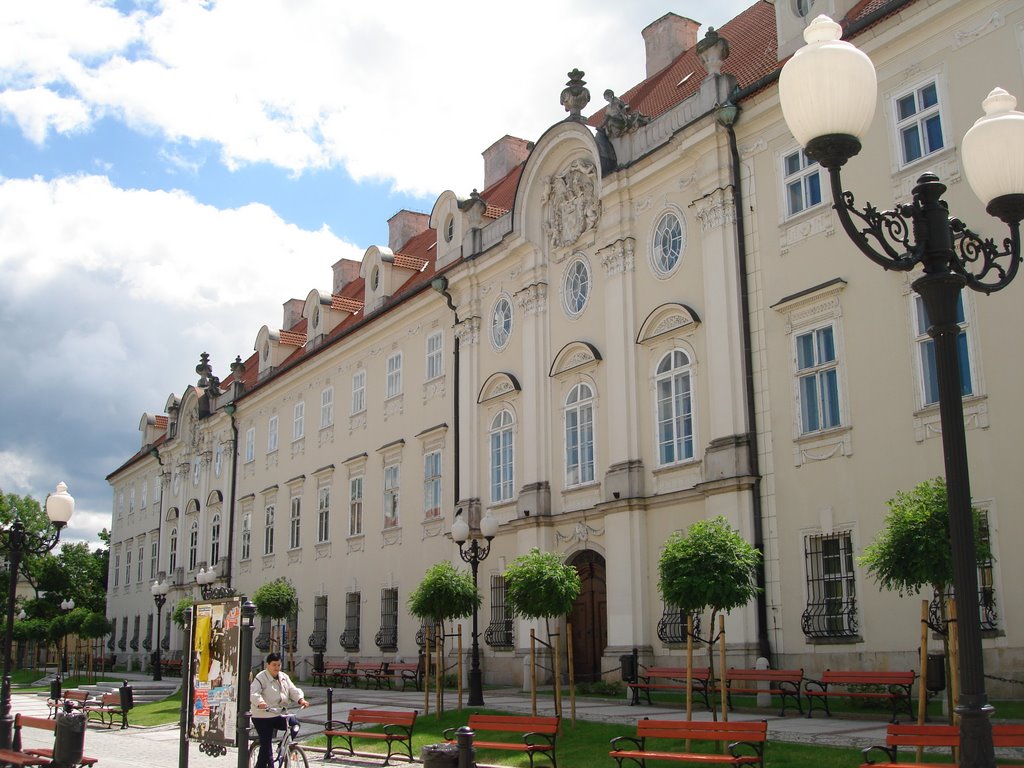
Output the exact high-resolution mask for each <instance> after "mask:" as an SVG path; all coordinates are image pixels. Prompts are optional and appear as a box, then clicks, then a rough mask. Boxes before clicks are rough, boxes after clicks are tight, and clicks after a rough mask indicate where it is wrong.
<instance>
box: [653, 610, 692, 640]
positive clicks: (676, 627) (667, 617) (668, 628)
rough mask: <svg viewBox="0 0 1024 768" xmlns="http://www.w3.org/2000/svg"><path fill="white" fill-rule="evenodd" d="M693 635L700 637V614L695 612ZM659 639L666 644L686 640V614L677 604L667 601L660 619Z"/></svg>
mask: <svg viewBox="0 0 1024 768" xmlns="http://www.w3.org/2000/svg"><path fill="white" fill-rule="evenodd" d="M693 637H694V639H697V638H699V637H700V614H699V613H694V614H693ZM658 639H659V640H661V642H663V643H666V644H673V643H685V642H686V614H685V613H684V612H683V611H681V610H680V609H679V608H678V607H677V606H674V605H671V604H669V603H665V604H664V607H663V609H662V612H661V619H660V620H659V621H658Z"/></svg>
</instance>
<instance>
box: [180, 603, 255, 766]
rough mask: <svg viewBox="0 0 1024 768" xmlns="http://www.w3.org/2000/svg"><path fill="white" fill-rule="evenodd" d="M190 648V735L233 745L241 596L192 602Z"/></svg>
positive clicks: (225, 744)
mask: <svg viewBox="0 0 1024 768" xmlns="http://www.w3.org/2000/svg"><path fill="white" fill-rule="evenodd" d="M194 616H195V620H194V621H193V635H192V650H193V659H194V667H193V669H192V686H191V687H192V701H191V702H190V703H191V707H190V709H189V712H190V717H189V729H188V735H189V738H190V739H193V740H197V741H203V742H207V743H214V744H219V745H221V746H224V747H233V746H235V725H236V723H237V717H238V675H239V668H238V650H239V635H240V632H239V621H240V619H241V617H242V600H241V598H239V597H231V598H227V599H225V600H212V601H209V602H202V603H196V606H195V609H194Z"/></svg>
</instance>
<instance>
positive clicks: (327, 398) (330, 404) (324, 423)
mask: <svg viewBox="0 0 1024 768" xmlns="http://www.w3.org/2000/svg"><path fill="white" fill-rule="evenodd" d="M333 423H334V387H327V388H326V389H324V390H323V391H322V392H321V393H320V429H323V428H324V427H329V426H331V424H333Z"/></svg>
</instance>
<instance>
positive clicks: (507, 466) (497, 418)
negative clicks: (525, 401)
mask: <svg viewBox="0 0 1024 768" xmlns="http://www.w3.org/2000/svg"><path fill="white" fill-rule="evenodd" d="M515 428H516V419H515V415H514V414H513V413H512V410H511V409H510V408H502V409H501V410H500V411H498V413H496V414H495V415H494V418H493V419H491V425H490V429H489V430H488V436H487V437H488V440H487V445H488V456H489V470H488V471H489V473H490V481H489V485H490V488H491V502H492V503H495V504H500V503H502V502H506V501H511V500H512V497H513V494H514V492H515V466H516V458H515V457H516V451H515V445H516V439H515Z"/></svg>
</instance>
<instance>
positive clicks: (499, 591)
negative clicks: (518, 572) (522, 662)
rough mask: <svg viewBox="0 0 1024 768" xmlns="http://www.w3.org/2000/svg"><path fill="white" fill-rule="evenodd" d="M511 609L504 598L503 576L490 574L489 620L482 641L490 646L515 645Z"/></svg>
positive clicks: (507, 646)
mask: <svg viewBox="0 0 1024 768" xmlns="http://www.w3.org/2000/svg"><path fill="white" fill-rule="evenodd" d="M513 627H514V624H513V621H512V609H511V608H509V606H508V603H507V601H506V600H505V577H504V576H502V575H499V574H496V573H495V574H492V575H491V620H490V622H489V623H488V624H487V629H486V630H485V631H484V642H485V643H487V645H489V646H490V647H491V648H513V647H515V642H514V637H513V633H512V630H513Z"/></svg>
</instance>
